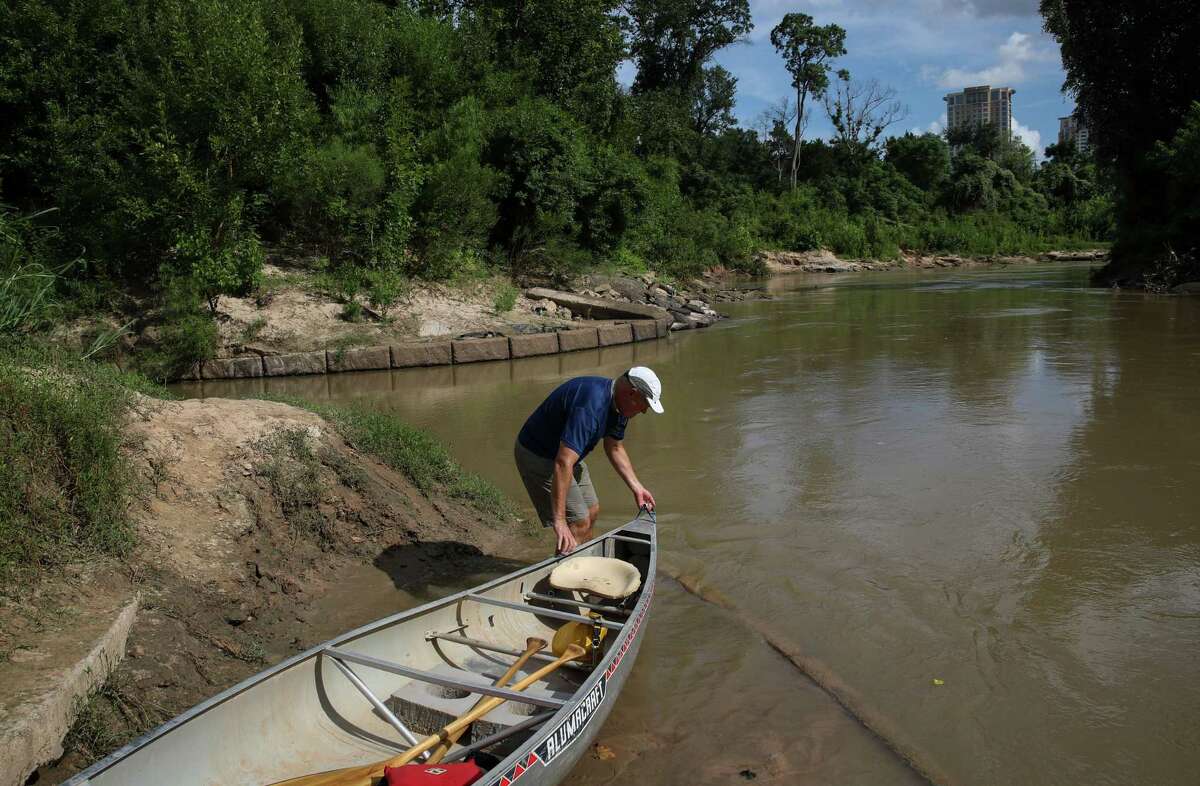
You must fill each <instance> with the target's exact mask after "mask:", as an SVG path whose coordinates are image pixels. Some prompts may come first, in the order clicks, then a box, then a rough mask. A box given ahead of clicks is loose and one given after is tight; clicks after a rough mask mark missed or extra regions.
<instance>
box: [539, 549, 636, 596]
mask: <svg viewBox="0 0 1200 786" xmlns="http://www.w3.org/2000/svg"><path fill="white" fill-rule="evenodd" d="M550 585H551V586H552V587H555V588H557V589H561V590H579V591H580V592H590V593H591V594H593V595H599V596H600V597H602V598H608V599H609V600H621V599H622V598H627V597H629V596H630V595H632V594H633V593H635V592H637V589H638V587H640V586H642V574H641V573H639V572H638V569H637V568H635V567H634V566H633V565H630V564H629V563H628V562H626V561H625V560H620V559H613V558H612V557H572V558H571V559H568V560H564V561H563V562H560V563H559V564H558V566H557V567H556V568H555V569H554V570H552V571H551V572H550Z"/></svg>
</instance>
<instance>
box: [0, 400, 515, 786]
mask: <svg viewBox="0 0 1200 786" xmlns="http://www.w3.org/2000/svg"><path fill="white" fill-rule="evenodd" d="M129 438H130V439H129V448H128V456H129V460H130V461H131V462H133V463H134V464H135V465H136V466H137V467H138V469H139V472H140V474H141V475H142V477H143V478H144V479H145V480H146V488H147V492H146V493H145V495H144V498H143V499H142V500H141V501H140V503H139V504H138V506H137V507H138V509H137V510H136V511H134V518H135V521H136V526H137V533H136V537H137V544H138V545H137V547H136V549H135V550H134V552H133V554H132V555H131V556H130V557H129V558H128V559H127V560H126V561H124V562H119V563H118V562H105V563H97V564H93V565H88V566H80V567H79V568H77V569H73V570H70V571H68V572H67V574H66V575H63V576H62V577H60V578H58V579H56V580H54V581H48V582H45V583H44V584H43V585H42V586H40V587H39V588H38V589H37V591H36V593H35V594H31V595H27V596H26V597H25V598H23V599H21V600H19V601H18V600H15V599H14V600H13V601H12V602H10V603H7V604H5V605H4V606H3V607H0V631H3V632H4V633H3V636H2V638H3V641H0V645H2V647H3V649H4V650H5V651H6V652H8V653H21V652H38V651H39V650H40V648H43V647H42V642H43V641H44V640H45V637H46V636H47V635H49V633H50V632H51V631H58V632H60V633H61V632H62V631H63V630H64V629H65V630H68V631H69V630H70V628H71V627H72V625H74V624H75V621H77V620H78V619H79V614H77V613H76V612H75V611H74V610H75V609H77V608H79V607H80V606H81V601H80V599H81V598H83V597H90V596H92V595H94V594H102V593H104V594H114V595H122V594H129V595H132V594H133V593H135V592H136V593H140V595H141V608H140V611H139V612H138V614H137V617H136V619H135V621H134V623H133V627H132V629H131V630H130V632H129V637H128V643H127V646H126V655H127V657H126V658H125V660H124V661H123V662H122V663H121V664H120V665H119V666H118V667H117V668H116V670H115V672H114V673H113V675H112V677H111V678H110V679H109V681H108V682H107V684H106V685H105V687H104V688H102V689H101V690H100V692H99V693H98V694H97V695H96V696H95V697H93V699H92V701H91V702H90V703H88V704H86V705H80V707H79V708H78V709H79V710H80V719H79V721H78V722H77V723H76V725H75V728H74V729H73V731H72V733H71V734H70V735H69V736H68V739H67V741H66V746H65V747H66V750H65V754H64V755H63V756H62V758H61V759H60V760H59V761H57V762H51V763H49V764H47V765H46V766H44V767H43V768H42V769H41V770H40V771H38V772H36V773H35V774H34V776H33V777H34V778H35V779H36V781H35V782H39V783H57V782H59V781H60V780H62V779H63V778H65V777H68V776H69V775H70V774H72V773H73V772H76V771H78V770H80V769H82V768H83V767H85V766H87V765H88V764H89V763H90V762H91V761H94V760H95V759H97V758H99V757H100V756H102V755H104V754H105V753H107V752H108V751H109V750H111V749H114V748H115V747H118V746H119V745H120V744H123V743H124V742H125V741H128V740H129V739H132V738H133V737H135V736H137V735H138V734H140V733H142V732H144V731H146V730H148V729H150V728H153V727H154V726H156V725H157V724H159V723H161V722H163V721H165V720H167V719H169V718H171V717H173V716H174V715H176V714H178V713H179V712H181V711H183V710H185V709H187V708H188V707H191V706H193V705H195V704H196V703H198V702H199V701H201V700H203V699H205V698H207V697H209V696H212V695H213V694H215V693H217V692H219V691H220V690H222V689H224V688H226V687H229V686H231V685H233V684H235V683H237V682H238V681H240V680H242V679H244V678H246V677H248V676H250V675H252V674H254V673H256V672H258V671H260V670H262V669H263V668H265V667H267V666H268V665H270V664H272V663H276V662H278V661H280V660H282V659H284V658H286V657H288V656H291V655H293V654H295V653H297V652H300V651H302V650H304V649H307V648H308V647H310V646H312V645H314V644H316V643H319V642H320V641H323V640H325V639H327V638H329V637H330V636H332V635H333V634H335V633H337V632H341V631H344V630H349V629H352V628H354V627H356V626H358V625H360V624H363V623H365V622H368V621H370V619H374V618H376V617H377V616H379V614H378V613H377V612H378V609H377V608H376V609H374V610H367V609H359V610H357V611H356V609H355V608H354V607H353V606H346V605H340V606H338V605H335V607H333V608H331V607H330V606H331V604H330V603H328V602H327V601H328V598H329V595H330V593H331V591H333V590H336V589H337V587H338V583H339V579H340V577H341V576H342V575H343V574H344V573H345V572H346V571H347V570H350V571H353V570H356V569H357V570H360V571H361V570H362V569H363V566H370V565H373V566H374V567H375V568H376V569H378V570H380V571H383V572H384V573H386V574H387V577H388V579H390V581H391V582H392V584H393V585H394V586H395V587H396V589H397V607H396V608H395V609H392V611H398V610H400V609H401V608H403V607H405V606H407V605H408V604H407V603H406V602H405V599H411V598H412V597H413V596H414V595H416V596H419V595H421V594H422V592H423V589H424V588H425V587H427V586H428V585H430V584H437V585H439V586H444V585H446V584H453V583H455V582H456V581H457V580H459V579H461V578H463V577H466V576H473V575H477V574H481V573H495V574H499V573H504V572H508V571H510V570H513V569H515V568H516V567H517V566H518V565H520V564H522V563H521V562H520V561H519V560H518V558H517V557H516V556H515V555H520V554H521V553H525V554H528V552H529V548H530V545H529V543H530V541H529V538H528V535H529V531H528V529H527V528H526V527H525V525H523V524H522V523H521V522H519V521H518V520H516V519H515V518H514V517H512V516H511V515H510V514H505V515H494V514H491V513H488V512H485V511H481V510H479V509H477V508H475V507H472V506H471V505H468V504H466V503H464V502H462V501H459V500H457V499H454V498H453V497H452V496H451V494H450V493H448V492H446V491H440V490H435V491H430V492H429V493H425V492H423V491H421V490H420V489H418V488H417V487H416V486H415V485H414V483H413V482H412V481H411V480H410V479H409V478H408V477H406V476H405V475H404V474H402V473H401V472H398V471H397V470H395V469H393V468H391V467H389V466H387V465H385V464H383V463H381V462H379V461H377V460H376V459H375V458H373V457H371V456H370V455H367V454H364V453H362V452H360V451H359V450H358V449H357V448H356V447H355V446H354V445H352V444H349V443H347V441H346V440H345V439H344V438H343V437H342V436H341V435H340V434H339V433H338V431H337V430H336V429H334V428H333V427H332V426H331V424H330V423H329V422H327V421H326V420H324V419H322V418H321V417H319V416H318V415H315V414H313V413H311V412H308V411H306V410H303V409H299V408H296V407H292V406H289V405H286V404H280V403H274V402H267V401H232V400H223V399H207V400H188V401H180V402H150V401H147V402H146V405H145V407H144V408H143V412H142V413H141V414H140V415H139V416H137V417H135V418H134V419H133V420H131V422H130V424H129ZM364 617H365V618H364ZM80 644H81V646H82V648H83V649H84V650H86V649H87V647H88V646H90V645H88V643H87V642H80ZM14 660H19V659H14ZM9 665H10V666H18V667H19V664H9Z"/></svg>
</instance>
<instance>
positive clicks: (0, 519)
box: [0, 340, 161, 580]
mask: <svg viewBox="0 0 1200 786" xmlns="http://www.w3.org/2000/svg"><path fill="white" fill-rule="evenodd" d="M134 390H136V391H138V392H142V393H145V394H149V395H161V388H158V387H156V386H154V385H153V384H151V383H149V382H148V381H147V380H145V379H144V378H140V377H137V376H134V375H129V374H123V373H121V372H119V371H117V370H116V369H114V368H112V367H109V366H105V365H101V364H97V363H92V362H89V361H81V360H79V359H77V358H74V357H72V356H70V355H68V354H66V353H65V352H64V351H62V350H56V349H51V348H47V347H42V346H39V345H35V344H31V343H29V342H18V341H13V340H7V341H0V466H2V467H3V468H4V471H3V472H0V579H4V580H9V579H14V578H17V577H20V576H28V575H30V574H34V573H36V572H38V571H39V570H41V569H44V568H49V567H53V566H57V565H62V564H65V563H66V562H69V561H71V560H73V559H77V558H80V557H81V556H84V555H86V554H88V553H104V554H112V555H118V556H119V555H123V554H125V553H127V552H128V550H129V549H130V547H131V546H132V544H133V525H132V522H131V521H130V518H129V515H128V513H129V507H130V505H131V504H132V502H133V501H134V500H135V499H136V498H137V497H139V496H141V495H142V493H143V491H144V490H145V489H143V485H145V484H146V483H147V481H145V480H144V479H142V478H140V477H139V476H138V475H137V473H136V472H135V471H134V469H133V467H132V465H131V464H130V462H129V461H128V460H127V458H126V456H125V455H124V454H123V451H122V448H123V446H124V445H125V440H126V437H125V429H124V423H125V420H126V418H127V417H129V416H131V415H132V414H134V413H135V411H136V409H137V408H138V406H139V405H138V403H137V398H136V397H135V396H134V395H133V392H132V391H134Z"/></svg>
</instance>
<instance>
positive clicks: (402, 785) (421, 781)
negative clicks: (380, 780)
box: [383, 761, 483, 786]
mask: <svg viewBox="0 0 1200 786" xmlns="http://www.w3.org/2000/svg"><path fill="white" fill-rule="evenodd" d="M383 777H384V780H386V781H387V786H468V784H471V783H474V782H475V781H477V780H479V779H480V778H482V777H483V768H482V767H480V766H479V765H478V764H476V763H475V762H473V761H462V762H458V761H456V762H454V763H452V764H405V765H404V766H402V767H388V768H387V769H385V770H384V771H383Z"/></svg>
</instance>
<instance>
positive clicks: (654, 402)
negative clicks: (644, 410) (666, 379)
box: [625, 366, 663, 415]
mask: <svg viewBox="0 0 1200 786" xmlns="http://www.w3.org/2000/svg"><path fill="white" fill-rule="evenodd" d="M625 376H627V377H629V382H630V384H632V385H633V387H634V388H635V389H636V390H637V392H639V393H641V394H642V395H643V396H645V397H646V401H647V403H649V404H650V409H652V410H654V411H655V412H657V413H658V414H660V415H661V414H662V411H663V405H662V402H661V401H659V397H660V396H661V395H662V383H661V382H659V381H658V375H657V374H655V373H654V372H653V371H651V370H650V369H648V368H646V367H645V366H634V367H633V368H631V369H629V370H628V371H626V372H625Z"/></svg>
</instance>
